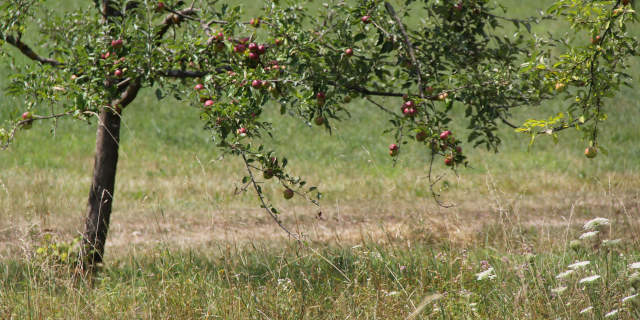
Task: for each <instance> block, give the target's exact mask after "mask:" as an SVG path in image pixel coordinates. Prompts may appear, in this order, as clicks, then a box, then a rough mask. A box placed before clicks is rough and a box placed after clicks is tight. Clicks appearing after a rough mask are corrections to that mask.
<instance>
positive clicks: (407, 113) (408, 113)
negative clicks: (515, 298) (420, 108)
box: [402, 108, 417, 117]
mask: <svg viewBox="0 0 640 320" xmlns="http://www.w3.org/2000/svg"><path fill="white" fill-rule="evenodd" d="M416 112H417V111H416V109H414V108H404V110H402V113H404V115H405V116H407V117H413V116H415V115H416Z"/></svg>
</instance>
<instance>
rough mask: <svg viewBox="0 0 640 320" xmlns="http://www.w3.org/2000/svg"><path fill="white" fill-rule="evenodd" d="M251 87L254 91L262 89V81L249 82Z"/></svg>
mask: <svg viewBox="0 0 640 320" xmlns="http://www.w3.org/2000/svg"><path fill="white" fill-rule="evenodd" d="M251 86H252V87H254V88H256V89H259V88H260V87H262V81H260V80H253V81H251Z"/></svg>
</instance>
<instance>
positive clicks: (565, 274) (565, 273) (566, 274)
mask: <svg viewBox="0 0 640 320" xmlns="http://www.w3.org/2000/svg"><path fill="white" fill-rule="evenodd" d="M574 272H576V271H575V270H567V271H565V272H562V273H560V274H559V275H557V276H556V279H564V278H566V277H568V276H570V275H571V274H572V273H574Z"/></svg>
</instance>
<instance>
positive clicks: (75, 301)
mask: <svg viewBox="0 0 640 320" xmlns="http://www.w3.org/2000/svg"><path fill="white" fill-rule="evenodd" d="M245 3H249V1H245ZM500 3H501V4H504V5H506V6H507V7H510V8H512V10H513V11H512V13H513V14H515V15H516V16H521V17H525V16H529V15H532V14H535V12H536V10H535V9H544V8H545V6H546V5H548V4H549V3H551V1H526V2H523V1H517V0H512V1H500ZM81 4H82V5H81ZM84 5H85V4H84V2H82V1H77V0H64V1H63V0H60V1H55V7H56V9H57V10H59V11H61V12H62V11H64V10H65V9H69V8H80V7H82V6H84ZM309 5H310V6H318V5H319V3H316V2H311V1H310V4H309ZM249 10H251V8H249ZM546 29H550V30H551V29H558V26H555V25H554V26H552V25H544V26H540V27H538V28H537V29H536V31H537V32H542V31H545V30H546ZM636 32H637V31H636ZM13 53H16V52H13ZM16 60H17V63H25V61H24V60H22V59H20V58H17V59H16ZM630 73H631V74H632V75H633V76H634V78H635V80H634V84H635V85H636V86H637V87H636V88H624V89H623V90H622V92H621V93H620V94H619V95H618V96H617V97H616V98H615V99H612V100H611V101H609V103H610V106H609V107H608V111H609V114H608V115H609V118H608V120H607V121H606V122H605V125H604V126H603V129H602V132H601V133H600V134H599V137H600V141H599V143H600V144H601V145H603V146H605V147H606V148H607V150H608V155H604V154H600V155H599V156H598V157H597V158H595V159H587V158H585V157H584V155H583V151H584V149H585V147H586V145H587V143H588V142H587V141H584V140H582V139H581V138H580V134H579V133H577V132H569V130H567V132H563V134H562V135H561V138H560V141H559V143H557V144H554V143H553V142H552V140H551V138H548V137H540V138H539V139H538V141H537V142H536V144H535V145H534V146H533V147H532V148H530V147H529V145H528V142H529V139H528V136H524V135H518V134H517V133H515V132H513V130H512V129H508V128H504V129H502V131H501V133H502V137H503V145H502V147H501V150H500V152H499V153H493V152H487V151H485V150H482V149H477V150H472V149H471V146H465V147H464V148H465V150H466V151H468V156H469V161H470V162H471V163H472V166H471V167H469V168H462V169H460V170H458V173H457V175H456V174H454V173H452V172H450V170H447V169H446V168H445V166H444V165H438V166H436V170H437V173H446V177H445V179H444V182H443V183H442V184H440V185H439V188H440V189H441V190H440V191H441V192H442V196H443V200H444V201H446V202H452V203H455V204H456V206H454V207H453V208H448V209H445V208H440V207H438V206H437V205H436V203H435V202H434V201H433V199H432V198H431V195H430V192H429V188H428V180H427V169H428V168H427V164H428V162H427V160H428V159H427V151H426V150H421V149H420V148H419V147H418V146H414V147H413V148H410V149H411V150H409V148H405V150H406V152H405V150H403V154H402V156H401V157H400V161H399V162H398V163H397V164H396V165H395V166H394V165H393V163H392V160H391V159H390V157H388V156H387V146H388V145H389V143H391V142H392V140H393V137H391V136H390V135H383V134H382V131H383V130H384V129H385V128H387V127H388V124H387V123H385V120H384V118H383V117H382V114H380V111H379V110H378V109H377V108H376V107H375V106H372V105H370V104H367V103H365V102H363V101H360V100H357V99H354V101H353V102H352V103H351V104H349V105H348V106H347V109H348V110H349V111H350V112H351V114H352V117H351V118H350V119H346V120H345V121H342V122H340V123H335V129H334V130H333V134H332V135H329V134H328V133H327V132H325V131H323V130H322V129H320V128H318V127H315V126H314V127H311V126H308V125H306V124H305V123H302V122H301V121H300V120H299V119H297V118H293V117H282V116H280V115H279V113H278V112H277V109H276V107H275V106H274V107H273V109H272V110H269V111H268V112H267V113H266V115H265V117H266V118H267V119H274V120H273V122H274V127H275V130H274V137H273V138H267V139H266V141H267V142H268V144H270V145H272V146H274V148H275V149H276V150H279V151H281V153H282V154H285V155H286V156H287V157H288V158H289V160H290V163H291V171H293V172H295V173H297V174H300V175H302V176H303V177H304V178H306V180H307V181H309V183H310V184H313V185H318V186H319V188H320V190H321V191H322V192H323V195H324V197H323V199H322V201H321V207H320V208H318V207H315V206H313V205H311V204H309V203H308V202H305V201H304V200H301V199H295V198H294V199H293V200H291V201H285V200H282V199H281V196H280V191H281V189H279V188H278V186H277V185H276V184H275V183H274V184H273V185H265V191H266V194H267V195H268V196H270V197H271V198H272V199H273V200H274V203H275V204H276V205H278V206H279V207H281V208H282V212H283V213H282V219H283V221H284V223H285V224H286V225H288V226H290V227H291V228H292V229H294V230H296V231H298V232H301V233H303V234H304V235H305V236H306V237H307V240H308V242H307V245H304V246H299V245H297V244H296V243H294V242H290V241H288V240H287V239H286V235H285V234H284V233H283V232H282V231H280V230H279V229H278V228H277V226H276V225H275V224H274V223H273V222H272V221H271V220H270V219H269V218H268V217H267V216H266V215H265V213H264V212H263V211H261V210H260V208H259V205H258V201H257V199H256V197H255V195H254V194H252V193H251V192H247V193H242V192H237V188H238V187H240V185H241V178H242V176H243V174H244V172H243V163H242V162H241V161H240V160H239V159H236V158H230V157H223V156H222V153H221V152H220V151H219V150H218V149H217V148H216V147H215V145H214V144H213V143H211V141H210V137H209V135H208V132H207V131H205V130H204V129H203V128H202V125H201V121H200V120H199V113H198V110H196V109H195V108H192V107H189V106H187V105H186V104H185V103H182V102H180V101H177V100H173V99H167V100H162V101H157V100H156V98H155V96H154V94H153V90H152V89H147V90H146V91H144V92H142V94H141V96H139V98H138V99H137V100H136V101H135V102H134V103H133V104H132V105H130V106H129V107H128V108H127V109H126V110H125V111H124V115H123V130H122V135H121V145H120V161H119V164H118V176H117V183H116V195H115V203H114V208H113V215H112V227H111V230H110V233H109V239H108V242H107V248H106V260H105V264H104V266H103V268H102V270H101V271H100V272H98V273H97V274H96V275H95V276H92V277H87V278H84V277H80V276H78V275H76V274H74V273H73V272H69V270H67V269H65V266H64V264H62V265H61V264H60V263H59V261H57V260H56V259H55V258H56V257H55V255H51V254H49V255H42V254H37V251H38V248H48V249H49V250H53V247H52V246H53V245H54V244H56V243H62V242H68V241H71V239H73V238H74V237H76V236H78V235H79V234H80V233H81V232H82V230H83V226H84V210H85V206H86V201H87V195H88V192H89V186H90V177H91V170H92V167H93V152H94V148H95V130H96V127H95V121H93V122H92V124H90V125H89V124H87V123H80V122H74V121H71V120H60V121H58V122H57V123H55V124H54V123H53V122H48V123H47V122H42V123H36V124H34V127H33V129H32V130H29V131H20V132H19V134H18V137H17V139H16V141H15V142H14V143H13V144H12V145H11V147H10V148H9V149H8V150H4V151H0V318H2V319H5V318H6V319H12V318H15V319H41V318H42V319H47V318H55V319H58V318H69V319H76V318H81V319H87V318H89V319H94V318H96V319H98V318H100V319H102V318H104V319H139V318H144V319H192V318H211V319H347V318H349V319H405V318H406V317H407V316H409V315H410V314H412V313H413V312H416V319H503V318H504V319H550V318H554V319H555V318H560V319H600V318H602V317H604V315H605V314H606V313H609V312H610V311H612V310H615V309H618V310H619V311H618V313H617V314H616V315H613V316H611V318H616V317H617V318H620V319H634V317H637V316H638V313H636V314H635V316H634V314H633V313H632V312H633V310H635V312H640V307H639V306H638V305H639V304H640V298H638V297H636V298H635V300H634V299H628V300H626V301H625V302H624V303H623V302H621V300H622V299H623V298H624V297H628V296H632V295H633V294H634V292H635V291H633V288H632V287H633V280H632V279H631V278H632V273H633V269H629V268H628V266H629V265H630V264H631V263H633V262H638V261H640V250H638V248H640V223H639V221H640V191H639V190H640V144H639V143H637V141H640V130H639V129H638V125H639V124H640V91H638V87H639V86H638V85H640V81H639V79H640V60H639V59H636V61H634V62H633V68H632V70H630ZM10 74H11V70H8V69H7V70H0V86H2V87H4V86H5V85H6V83H7V81H8V80H7V79H6V78H7V76H8V75H10ZM560 103H562V102H554V103H549V104H546V105H542V106H539V107H535V108H534V109H533V110H527V111H523V112H522V114H517V115H516V119H517V120H524V119H527V117H528V116H529V115H532V114H535V115H536V116H538V117H540V118H543V117H546V116H551V115H554V114H555V112H556V110H557V109H558V104H560ZM23 109H24V106H23V105H22V104H21V101H20V100H19V99H16V98H10V97H6V96H4V95H2V94H0V122H4V121H5V120H8V119H15V118H17V117H18V116H19V114H20V113H21V110H23ZM459 114H460V117H459V119H462V118H463V112H462V110H459ZM541 114H542V115H543V116H540V115H541ZM516 122H517V121H516ZM456 126H457V127H455V128H454V129H453V131H454V132H463V131H464V130H465V129H464V128H465V127H466V126H465V123H464V121H463V120H461V121H460V122H459V123H456ZM54 129H55V130H54ZM54 133H55V134H54ZM319 212H322V214H321V215H319ZM595 217H605V218H608V219H609V220H610V221H611V226H610V227H607V228H605V229H602V230H601V233H600V234H599V235H598V236H597V239H595V240H594V239H592V240H585V241H583V244H582V246H581V247H576V246H574V247H573V248H569V243H570V242H571V240H573V239H577V238H578V237H579V236H580V234H581V233H582V231H583V230H582V226H583V224H584V223H585V222H586V221H588V220H590V219H593V218H595ZM604 239H621V242H620V243H618V244H616V245H611V243H609V244H608V245H603V244H602V242H601V240H604ZM589 241H593V242H589ZM585 260H589V261H590V264H589V266H587V267H586V268H584V269H580V270H578V271H576V272H575V273H574V274H573V275H572V276H570V277H569V278H568V279H559V278H556V276H557V275H558V274H560V273H561V272H563V271H565V270H567V266H568V265H569V264H572V263H574V262H576V261H585ZM488 266H491V267H492V268H494V270H495V275H496V278H495V279H482V280H478V278H477V274H478V273H480V272H482V271H483V270H486V269H487V267H488ZM592 274H598V275H600V276H601V278H599V279H597V280H595V282H593V283H589V282H587V283H583V284H579V283H578V281H579V280H580V279H583V278H585V277H586V276H589V275H592ZM638 283H640V280H638ZM563 286H566V287H567V288H566V289H565V291H563V292H556V291H560V290H556V291H554V290H553V289H554V288H560V287H563ZM636 286H637V287H636V290H637V289H640V285H638V284H636ZM636 293H637V292H636ZM634 303H635V304H634ZM589 306H593V309H592V310H591V311H588V312H585V313H583V314H581V313H580V311H581V310H583V309H585V308H587V307H589ZM634 308H635V309H634Z"/></svg>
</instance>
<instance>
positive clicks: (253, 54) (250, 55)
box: [249, 52, 260, 60]
mask: <svg viewBox="0 0 640 320" xmlns="http://www.w3.org/2000/svg"><path fill="white" fill-rule="evenodd" d="M249 59H251V60H258V59H260V56H259V55H258V54H257V53H255V52H249Z"/></svg>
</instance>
